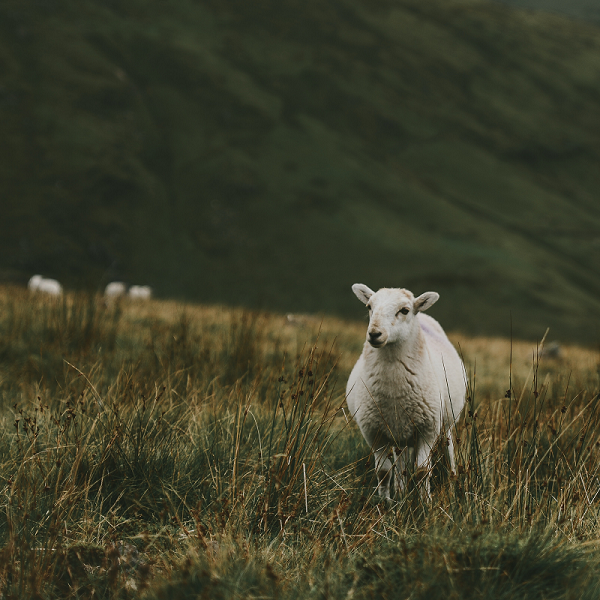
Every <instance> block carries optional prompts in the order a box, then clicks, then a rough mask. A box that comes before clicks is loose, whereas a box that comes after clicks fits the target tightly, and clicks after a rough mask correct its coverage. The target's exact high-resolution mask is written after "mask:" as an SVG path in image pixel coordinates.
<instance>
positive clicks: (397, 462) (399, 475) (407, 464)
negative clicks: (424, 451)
mask: <svg viewBox="0 0 600 600" xmlns="http://www.w3.org/2000/svg"><path fill="white" fill-rule="evenodd" d="M414 462H415V455H414V452H413V449H412V448H410V447H408V446H407V447H405V448H394V467H395V469H394V475H395V477H394V480H395V482H396V486H395V487H396V489H397V490H398V491H399V492H403V491H404V490H405V489H406V484H407V482H408V480H409V478H410V475H411V473H412V470H413V466H414Z"/></svg>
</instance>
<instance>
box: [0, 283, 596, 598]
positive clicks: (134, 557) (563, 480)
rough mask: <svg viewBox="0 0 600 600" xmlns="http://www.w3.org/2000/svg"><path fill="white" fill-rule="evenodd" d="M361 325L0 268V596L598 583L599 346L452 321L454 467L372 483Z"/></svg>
mask: <svg viewBox="0 0 600 600" xmlns="http://www.w3.org/2000/svg"><path fill="white" fill-rule="evenodd" d="M364 329H365V324H364V323H357V322H350V321H340V320H335V319H325V320H324V321H323V322H322V323H320V322H318V321H315V320H311V319H305V320H304V321H303V322H297V323H291V322H289V321H288V320H287V319H286V318H285V317H284V316H283V315H278V314H269V313H257V312H254V313H253V312H249V311H242V310H230V309H226V308H223V307H219V306H212V307H204V306H191V305H187V306H182V305H177V304H176V303H174V302H156V301H153V302H150V303H143V304H139V303H135V302H130V303H127V302H124V303H115V304H111V305H110V306H106V305H105V304H104V303H103V302H102V300H101V299H99V298H95V297H90V296H85V295H72V294H70V295H68V296H67V297H66V298H65V299H63V300H62V301H58V302H55V301H48V299H44V298H40V297H37V296H30V295H28V294H27V293H25V292H24V291H23V290H22V289H19V288H13V289H10V288H8V289H7V288H0V402H1V403H2V415H3V418H2V419H1V420H0V450H1V451H0V489H1V491H2V493H1V494H0V509H1V510H0V594H2V597H4V598H36V599H53V598H57V599H61V600H65V599H71V598H73V599H75V598H77V599H88V598H89V599H92V598H106V599H109V598H120V599H124V598H125V599H128V598H148V599H154V598H156V599H159V598H161V599H169V600H171V599H183V598H211V599H213V598H215V599H222V600H228V599H234V598H235V599H240V600H241V599H246V598H279V599H281V600H292V599H307V598H308V599H313V598H314V599H315V600H316V599H322V598H331V599H337V598H340V599H342V598H350V597H352V598H358V599H362V598H365V599H367V598H416V599H419V600H420V599H423V600H425V599H428V600H431V599H434V600H436V599H438V598H439V599H442V598H444V599H445V598H452V599H454V598H456V599H458V598H460V599H470V598H473V599H475V598H478V599H480V598H485V599H487V598H489V599H490V600H491V599H493V600H497V599H504V600H508V599H511V600H522V599H524V598H526V599H534V598H548V599H573V600H575V599H580V598H585V599H588V598H589V599H590V600H591V599H593V598H596V597H597V591H598V587H599V586H600V579H599V575H598V573H599V569H598V567H599V554H598V519H599V517H600V514H599V509H598V502H597V497H598V493H599V491H598V477H597V474H598V460H599V458H600V456H599V454H600V449H599V447H598V442H597V440H598V436H599V435H600V415H599V414H598V400H599V395H598V392H599V387H598V385H599V382H598V373H597V365H598V355H597V353H594V352H590V351H589V350H585V349H581V348H577V347H569V348H564V354H563V357H562V359H560V360H558V361H557V360H555V359H542V360H541V361H540V360H538V359H537V351H538V348H536V346H535V345H534V344H528V343H514V344H513V345H512V348H511V344H510V342H509V341H507V340H503V339H490V338H468V337H464V336H461V337H454V338H453V340H454V341H455V342H458V343H459V344H460V347H461V349H462V351H463V354H464V356H465V361H466V364H467V368H468V371H469V378H470V392H469V393H470V397H471V398H472V401H471V402H470V404H469V405H468V407H467V410H466V411H465V414H464V415H463V417H462V418H461V419H460V422H459V424H458V427H457V431H456V435H457V438H458V440H457V446H456V448H457V450H456V452H457V454H456V456H457V465H458V467H457V473H456V474H455V475H454V476H452V475H450V474H449V473H448V468H447V463H446V461H445V458H444V456H443V454H442V453H441V452H438V451H435V453H434V464H435V467H434V471H433V474H432V499H431V502H424V501H423V500H422V499H421V496H420V494H419V492H418V490H417V489H416V488H415V487H414V486H412V485H411V486H410V488H409V491H408V492H407V493H406V494H404V495H402V496H397V497H396V498H395V500H394V501H393V502H389V503H388V502H384V501H382V500H381V499H379V498H378V497H377V496H375V495H374V487H375V485H376V477H375V475H374V472H373V458H372V456H370V454H369V448H368V447H367V446H366V444H365V443H364V441H363V438H362V436H361V434H360V432H359V431H358V428H357V427H356V426H355V425H354V423H353V422H352V421H351V420H348V415H347V412H346V413H344V412H343V411H342V410H340V409H341V408H343V407H344V405H345V404H344V387H345V382H346V379H347V377H348V374H349V371H350V369H351V367H352V365H353V363H354V361H355V360H356V358H357V356H358V354H359V352H360V348H361V344H362V341H363V339H364ZM532 359H533V360H532ZM511 364H512V371H511ZM506 390H509V391H510V393H508V394H507V393H506Z"/></svg>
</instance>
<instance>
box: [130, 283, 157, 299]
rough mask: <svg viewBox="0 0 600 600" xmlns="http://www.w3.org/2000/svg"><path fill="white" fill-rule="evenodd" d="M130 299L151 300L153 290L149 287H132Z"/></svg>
mask: <svg viewBox="0 0 600 600" xmlns="http://www.w3.org/2000/svg"><path fill="white" fill-rule="evenodd" d="M129 297H130V298H132V299H135V300H150V298H152V288H151V287H150V286H149V285H132V286H131V287H130V288H129Z"/></svg>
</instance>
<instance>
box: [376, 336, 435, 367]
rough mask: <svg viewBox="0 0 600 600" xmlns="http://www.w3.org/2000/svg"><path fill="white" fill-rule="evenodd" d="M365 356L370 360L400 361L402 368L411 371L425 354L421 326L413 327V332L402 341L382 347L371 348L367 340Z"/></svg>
mask: <svg viewBox="0 0 600 600" xmlns="http://www.w3.org/2000/svg"><path fill="white" fill-rule="evenodd" d="M365 347H366V350H367V357H368V358H370V359H371V360H378V361H384V362H389V363H396V364H397V363H401V364H402V365H403V366H404V368H406V369H407V370H410V371H412V370H413V367H416V365H418V364H419V363H420V362H421V361H422V360H423V357H424V355H425V339H424V336H423V332H422V331H421V328H420V327H418V328H415V332H414V333H413V335H412V336H411V337H410V338H409V339H408V340H405V341H404V342H403V343H395V344H386V345H385V346H384V347H383V348H373V347H372V346H371V345H370V344H369V342H366V344H365Z"/></svg>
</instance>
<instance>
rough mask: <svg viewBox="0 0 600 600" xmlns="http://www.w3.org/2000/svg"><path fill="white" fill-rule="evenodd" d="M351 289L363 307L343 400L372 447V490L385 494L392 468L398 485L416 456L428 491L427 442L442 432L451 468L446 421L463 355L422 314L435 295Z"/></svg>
mask: <svg viewBox="0 0 600 600" xmlns="http://www.w3.org/2000/svg"><path fill="white" fill-rule="evenodd" d="M352 291H353V292H354V293H355V294H356V296H357V298H358V299H359V300H360V301H361V302H364V303H365V304H366V305H367V308H368V309H369V327H368V329H367V339H366V341H365V344H364V347H363V351H362V354H361V355H360V357H359V359H358V361H357V362H356V365H355V366H354V369H352V373H351V374H350V378H349V379H348V386H347V388H346V399H347V402H348V408H349V409H350V412H351V414H352V415H353V416H354V419H355V420H356V422H357V424H358V426H359V428H360V430H361V432H362V434H363V436H364V438H365V440H366V441H367V443H368V444H369V445H370V446H371V448H372V450H373V454H374V456H375V471H376V473H377V480H378V483H379V485H378V493H379V494H380V495H381V496H384V497H385V498H389V497H390V481H391V478H392V473H394V479H395V482H396V487H397V488H398V489H399V490H400V491H402V490H403V489H404V487H405V482H406V473H407V472H410V470H411V467H412V466H413V465H414V463H415V455H416V467H417V469H425V470H426V475H425V478H426V479H425V492H426V494H427V496H429V489H430V488H429V472H430V470H431V464H430V454H431V449H432V448H433V445H434V444H435V442H436V440H437V438H438V436H440V435H442V434H444V435H446V436H447V441H448V453H449V457H450V465H451V468H452V470H454V469H455V462H454V446H453V443H452V437H451V435H450V428H451V427H452V425H453V424H454V423H455V421H456V419H457V418H458V416H459V415H460V412H461V410H462V408H463V406H464V404H465V394H466V373H465V369H464V366H463V363H462V360H461V359H460V357H459V356H458V353H457V352H456V350H455V349H454V346H452V344H451V342H450V340H448V338H447V337H446V334H445V333H444V330H443V329H442V327H441V326H440V324H439V323H438V322H437V321H436V320H435V319H433V318H431V317H430V316H428V315H425V314H423V311H425V310H427V309H428V308H429V307H430V306H432V305H433V304H434V303H435V302H437V300H438V298H439V295H438V294H437V293H436V292H425V293H424V294H421V295H420V296H419V297H418V298H415V297H414V296H413V294H412V292H409V291H408V290H405V289H398V288H395V289H393V288H383V289H380V290H379V291H378V292H374V291H373V290H371V289H370V288H368V287H367V286H366V285H363V284H360V283H357V284H354V285H353V286H352ZM392 460H393V462H392Z"/></svg>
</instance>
